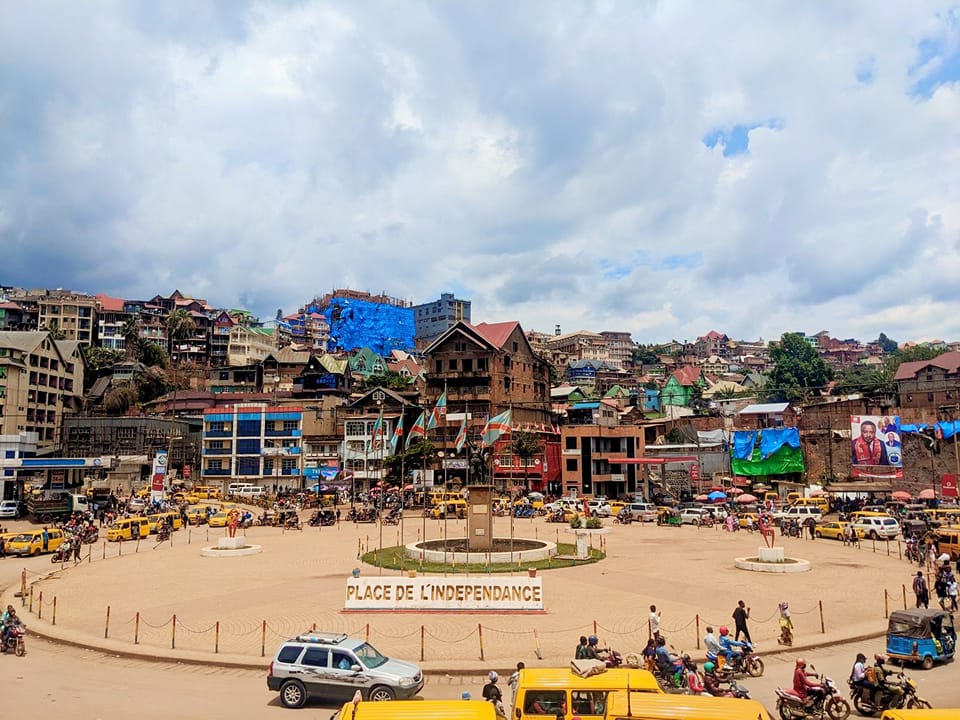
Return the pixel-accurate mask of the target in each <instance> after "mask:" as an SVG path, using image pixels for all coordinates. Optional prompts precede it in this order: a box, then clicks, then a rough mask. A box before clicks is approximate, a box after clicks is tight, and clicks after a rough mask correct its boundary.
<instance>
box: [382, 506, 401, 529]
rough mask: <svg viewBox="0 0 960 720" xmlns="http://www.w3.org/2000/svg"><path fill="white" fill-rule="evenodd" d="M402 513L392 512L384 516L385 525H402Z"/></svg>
mask: <svg viewBox="0 0 960 720" xmlns="http://www.w3.org/2000/svg"><path fill="white" fill-rule="evenodd" d="M400 515H401V513H400V511H399V510H391V511H390V512H389V513H387V514H386V515H384V516H383V523H384V524H385V525H399V524H400Z"/></svg>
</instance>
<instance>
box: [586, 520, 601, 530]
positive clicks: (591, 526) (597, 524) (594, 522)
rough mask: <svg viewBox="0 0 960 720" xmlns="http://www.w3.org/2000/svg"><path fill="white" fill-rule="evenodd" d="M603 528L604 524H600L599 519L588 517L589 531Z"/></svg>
mask: <svg viewBox="0 0 960 720" xmlns="http://www.w3.org/2000/svg"><path fill="white" fill-rule="evenodd" d="M601 527H603V523H602V522H600V518H598V517H588V518H587V530H596V529H597V528H601Z"/></svg>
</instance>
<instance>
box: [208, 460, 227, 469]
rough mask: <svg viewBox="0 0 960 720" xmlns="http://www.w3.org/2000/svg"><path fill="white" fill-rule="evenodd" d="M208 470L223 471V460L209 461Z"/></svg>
mask: <svg viewBox="0 0 960 720" xmlns="http://www.w3.org/2000/svg"><path fill="white" fill-rule="evenodd" d="M207 469H208V470H223V460H208V461H207Z"/></svg>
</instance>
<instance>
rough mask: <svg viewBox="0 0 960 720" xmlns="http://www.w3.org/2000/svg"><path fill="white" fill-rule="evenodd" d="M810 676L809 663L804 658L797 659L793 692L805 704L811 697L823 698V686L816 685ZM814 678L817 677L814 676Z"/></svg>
mask: <svg viewBox="0 0 960 720" xmlns="http://www.w3.org/2000/svg"><path fill="white" fill-rule="evenodd" d="M810 677H811V676H810V675H808V674H807V661H806V660H804V659H803V658H797V666H796V668H794V671H793V691H794V692H795V693H796V694H797V695H799V696H800V697H801V698H802V699H803V701H804V702H806V701H807V698H808V697H811V696H814V697H816V696H818V695H819V696H820V697H823V694H824V692H823V686H822V685H820V684H819V683H815V682H813V681H812V680H811V679H810ZM813 677H816V675H814V676H813Z"/></svg>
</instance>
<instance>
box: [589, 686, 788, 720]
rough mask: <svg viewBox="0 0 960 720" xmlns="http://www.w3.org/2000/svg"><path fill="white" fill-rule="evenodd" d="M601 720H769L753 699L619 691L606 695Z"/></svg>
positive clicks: (760, 706)
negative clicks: (632, 719)
mask: <svg viewBox="0 0 960 720" xmlns="http://www.w3.org/2000/svg"><path fill="white" fill-rule="evenodd" d="M603 717H604V718H605V720H628V719H629V718H637V719H638V720H641V719H642V720H770V715H769V714H768V713H767V711H766V709H765V708H764V707H763V705H762V704H760V703H759V702H758V701H756V700H742V699H739V698H722V697H710V696H708V695H672V694H671V695H653V694H650V693H643V692H633V691H632V690H631V691H629V692H628V691H625V690H624V691H619V692H614V693H611V694H610V695H609V697H608V699H607V708H606V714H605V715H604V716H603Z"/></svg>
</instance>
